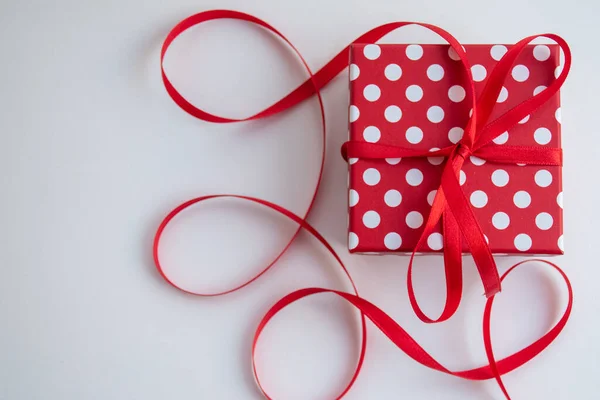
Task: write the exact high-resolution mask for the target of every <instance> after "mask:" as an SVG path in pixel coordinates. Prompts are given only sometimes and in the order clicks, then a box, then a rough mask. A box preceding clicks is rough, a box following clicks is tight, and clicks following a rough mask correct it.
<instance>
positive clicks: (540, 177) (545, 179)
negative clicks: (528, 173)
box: [535, 169, 552, 187]
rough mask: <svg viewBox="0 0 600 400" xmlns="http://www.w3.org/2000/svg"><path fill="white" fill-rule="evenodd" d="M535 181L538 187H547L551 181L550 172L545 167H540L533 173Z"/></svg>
mask: <svg viewBox="0 0 600 400" xmlns="http://www.w3.org/2000/svg"><path fill="white" fill-rule="evenodd" d="M535 183H536V184H537V185H538V186H539V187H548V186H550V184H551V183H552V174H551V173H550V172H549V171H548V170H545V169H540V170H539V171H538V172H536V173H535Z"/></svg>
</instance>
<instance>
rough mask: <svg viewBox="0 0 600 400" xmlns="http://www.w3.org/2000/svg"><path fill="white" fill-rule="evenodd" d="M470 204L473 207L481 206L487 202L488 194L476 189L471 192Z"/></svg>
mask: <svg viewBox="0 0 600 400" xmlns="http://www.w3.org/2000/svg"><path fill="white" fill-rule="evenodd" d="M470 200H471V204H472V205H473V207H475V208H483V207H485V205H486V204H487V203H488V196H487V194H486V193H485V192H484V191H483V190H476V191H474V192H473V193H471V197H470Z"/></svg>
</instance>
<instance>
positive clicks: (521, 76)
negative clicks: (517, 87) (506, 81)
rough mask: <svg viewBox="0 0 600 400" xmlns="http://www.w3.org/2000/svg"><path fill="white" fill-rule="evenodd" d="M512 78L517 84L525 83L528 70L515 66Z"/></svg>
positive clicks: (524, 67)
mask: <svg viewBox="0 0 600 400" xmlns="http://www.w3.org/2000/svg"><path fill="white" fill-rule="evenodd" d="M512 77H513V79H514V80H515V81H517V82H525V81H526V80H527V79H528V78H529V68H527V67H526V66H524V65H523V64H519V65H515V66H514V67H513V69H512Z"/></svg>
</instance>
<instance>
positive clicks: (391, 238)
mask: <svg viewBox="0 0 600 400" xmlns="http://www.w3.org/2000/svg"><path fill="white" fill-rule="evenodd" d="M383 243H384V244H385V247H386V248H387V249H389V250H398V249H399V248H400V246H401V245H402V238H401V237H400V235H398V234H397V233H396V232H390V233H388V234H387V235H385V237H384V238H383Z"/></svg>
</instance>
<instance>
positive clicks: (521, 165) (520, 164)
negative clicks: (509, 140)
mask: <svg viewBox="0 0 600 400" xmlns="http://www.w3.org/2000/svg"><path fill="white" fill-rule="evenodd" d="M517 165H518V166H519V167H524V166H526V165H527V164H522V163H517Z"/></svg>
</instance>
